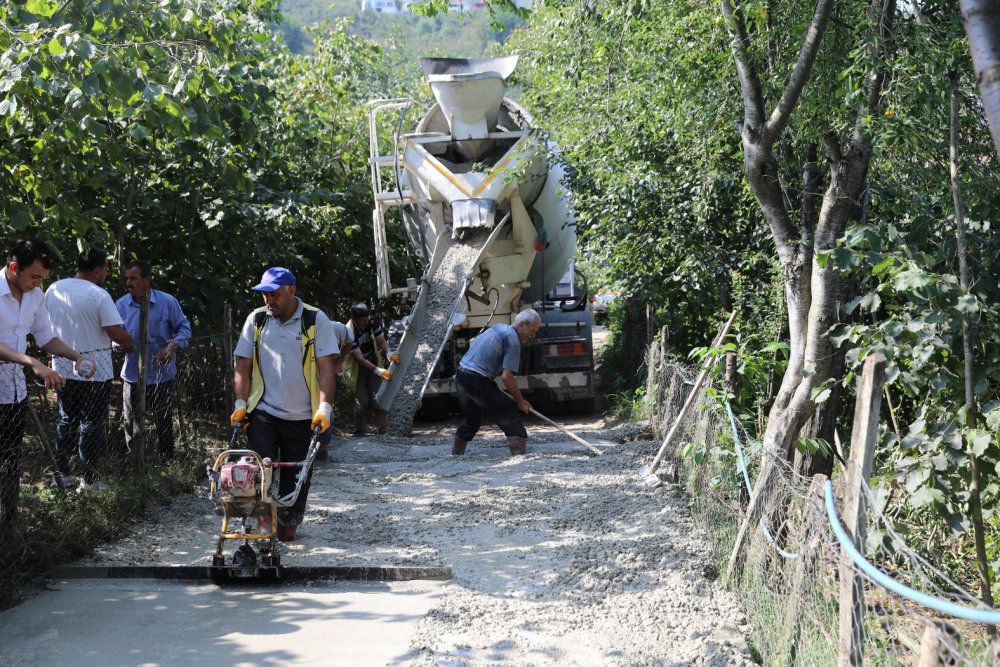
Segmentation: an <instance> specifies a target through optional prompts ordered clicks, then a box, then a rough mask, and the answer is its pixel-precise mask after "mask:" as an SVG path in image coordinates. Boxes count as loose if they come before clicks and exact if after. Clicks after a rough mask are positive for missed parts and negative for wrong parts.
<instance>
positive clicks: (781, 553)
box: [647, 356, 1000, 665]
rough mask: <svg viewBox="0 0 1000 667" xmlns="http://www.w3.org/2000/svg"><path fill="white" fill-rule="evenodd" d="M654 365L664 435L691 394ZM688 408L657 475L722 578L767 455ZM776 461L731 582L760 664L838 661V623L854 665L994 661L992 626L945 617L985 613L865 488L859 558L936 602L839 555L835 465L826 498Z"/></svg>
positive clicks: (732, 425)
mask: <svg viewBox="0 0 1000 667" xmlns="http://www.w3.org/2000/svg"><path fill="white" fill-rule="evenodd" d="M651 361H652V362H653V364H654V370H653V371H652V372H651V378H650V382H649V383H648V385H647V389H648V390H649V391H648V394H647V400H648V405H647V408H648V411H649V414H650V416H651V422H652V424H653V425H654V429H655V431H656V432H657V434H658V435H659V436H660V437H663V435H664V434H665V433H666V432H667V431H668V430H669V429H670V428H671V426H672V425H673V422H674V420H675V417H676V416H677V415H678V413H679V411H680V405H681V404H682V403H683V401H684V400H685V399H686V398H687V396H688V394H689V392H690V390H691V385H692V379H693V377H694V374H695V371H694V370H693V369H691V368H687V367H685V366H683V365H679V364H674V363H656V358H655V356H654V357H653V358H652V359H651ZM693 408H694V409H692V410H691V411H689V413H688V415H687V417H686V418H685V420H684V423H683V424H681V426H680V428H681V431H680V437H679V438H678V439H677V440H675V442H676V443H677V444H676V448H675V450H674V451H673V452H672V453H671V456H672V458H671V459H670V461H669V462H668V463H667V464H666V466H665V468H664V469H665V471H666V474H667V475H668V476H670V477H672V478H673V479H675V480H676V481H677V482H678V483H679V484H681V485H683V487H684V488H685V489H686V491H687V492H688V494H689V496H690V498H691V506H692V509H693V512H694V515H695V517H696V520H697V521H698V522H699V524H700V525H701V526H702V528H704V529H705V530H706V532H707V533H708V534H709V535H710V536H711V538H712V541H713V549H714V554H715V556H716V559H717V562H718V564H719V570H720V571H725V568H724V567H722V566H723V565H724V564H726V563H727V561H728V559H729V557H730V554H731V552H732V549H733V546H734V543H735V541H736V535H737V533H738V531H739V529H740V524H741V522H742V521H743V517H744V512H745V509H746V507H747V504H748V501H749V498H750V495H751V490H750V487H751V486H752V484H753V483H754V482H755V481H756V477H757V474H758V472H759V471H760V468H761V465H762V462H763V457H764V456H765V455H766V454H765V453H764V452H763V451H762V448H761V445H760V443H759V442H756V441H755V434H753V433H749V432H748V431H747V429H745V428H743V426H742V425H740V424H739V423H738V422H737V421H736V420H732V421H730V419H729V418H728V415H727V414H726V411H725V406H724V404H723V405H719V404H717V403H715V402H713V401H710V400H707V399H706V398H705V397H704V394H703V395H702V396H699V397H696V402H695V404H694V405H693ZM772 463H773V464H774V465H775V466H776V468H777V470H778V474H777V475H775V476H774V479H775V480H776V481H775V482H774V483H772V484H770V485H769V487H768V488H766V489H761V490H760V492H761V493H763V494H765V496H764V497H765V498H766V502H765V503H764V507H765V510H764V519H763V520H762V522H761V524H760V525H758V526H757V527H756V528H755V529H754V530H753V531H752V537H751V538H750V540H749V546H748V547H747V549H746V551H745V555H744V561H743V566H742V568H741V569H740V574H739V575H738V577H736V578H735V580H733V581H729V582H728V585H730V586H731V587H733V588H734V589H736V590H737V591H738V592H739V593H740V597H741V599H742V601H743V604H744V608H745V611H746V612H747V616H748V619H749V621H750V624H751V627H752V636H751V641H752V643H753V644H754V646H755V648H756V649H757V650H758V652H759V653H760V656H761V658H762V660H763V662H764V664H769V665H770V664H783V665H824V664H834V663H835V662H837V660H838V656H839V655H842V653H841V648H840V646H841V643H842V642H843V641H844V631H842V630H841V628H842V627H853V628H854V630H852V631H849V632H853V633H854V634H855V637H856V642H857V646H858V653H859V655H858V657H857V661H856V662H855V663H854V664H860V663H864V664H870V665H938V664H941V665H989V664H1000V663H998V662H996V660H997V655H995V653H996V646H995V645H993V646H992V647H991V643H990V639H991V638H990V636H989V634H988V628H989V627H990V626H989V625H987V624H984V623H980V622H973V621H968V620H961V619H959V618H956V617H954V616H953V615H951V614H948V613H944V612H942V611H941V609H945V610H946V611H947V607H946V605H947V604H948V603H951V604H957V605H961V606H963V607H965V608H969V609H978V610H982V609H985V607H984V606H983V605H982V604H981V603H980V602H979V601H978V600H977V598H976V597H975V596H974V595H973V594H971V593H970V592H968V591H967V590H965V589H964V588H963V585H962V583H961V582H956V581H954V580H953V578H950V577H948V576H947V575H946V574H945V573H944V572H942V571H941V570H940V569H939V568H937V567H935V565H934V563H933V562H931V560H930V559H929V558H927V557H925V556H923V555H921V554H920V553H919V552H918V551H917V550H916V549H914V548H913V546H912V545H911V544H908V543H907V541H906V539H905V537H906V536H904V535H903V534H901V533H900V532H899V531H897V530H896V529H895V528H894V526H893V525H892V522H891V521H890V520H889V519H888V518H887V516H886V513H887V511H888V508H887V507H886V506H885V504H886V499H885V498H879V497H878V495H877V494H876V493H874V492H873V491H872V489H871V488H869V487H868V486H867V484H863V485H862V493H863V495H864V496H865V499H866V500H867V502H866V503H865V508H866V513H865V515H864V519H863V521H864V522H865V524H866V526H867V530H866V535H867V539H866V541H865V544H864V545H862V548H861V549H860V551H861V554H862V555H863V557H864V558H865V559H867V561H868V562H869V563H871V565H872V566H873V569H874V570H876V571H877V572H880V573H883V574H885V575H888V577H890V578H891V580H892V581H893V582H898V583H899V584H900V585H901V586H903V587H908V588H909V589H912V591H915V592H919V593H924V594H926V595H927V596H929V598H933V599H931V600H929V601H928V602H927V603H926V604H920V603H917V602H914V601H913V600H912V597H913V595H912V594H911V593H907V592H906V591H902V594H901V593H900V592H897V591H896V590H890V589H889V588H888V587H886V586H885V585H883V584H882V583H880V582H879V581H876V580H875V579H874V578H873V577H872V576H871V575H870V574H869V573H868V572H867V571H865V570H863V569H862V568H861V567H860V566H859V565H858V564H857V563H856V562H855V561H853V560H851V559H850V558H848V557H846V556H845V551H844V549H843V548H842V543H841V541H839V540H838V538H837V535H836V534H835V531H834V528H833V523H832V521H833V519H832V518H831V516H830V510H831V509H832V510H833V512H834V515H836V513H837V512H838V511H839V507H840V506H841V505H842V501H841V498H842V497H843V487H844V485H845V480H846V475H845V474H844V469H843V467H842V466H840V465H839V464H837V465H838V469H837V470H835V471H834V476H833V480H832V489H833V493H832V495H831V497H830V498H829V499H828V498H827V497H826V495H825V493H824V483H825V478H824V477H823V476H817V477H816V478H809V477H804V476H802V475H800V474H799V473H798V472H797V471H796V470H795V469H794V468H793V466H792V465H791V464H789V463H788V462H786V461H783V460H781V461H778V460H772ZM848 464H849V465H850V464H851V462H850V461H849V462H848ZM743 466H745V467H746V471H745V472H746V474H745V475H744V471H743V470H742V468H743ZM829 500H832V501H833V502H832V507H831V506H830V505H831V503H830V502H829ZM911 539H912V538H911ZM853 582H856V584H854V583H853ZM852 584H853V585H856V586H857V587H858V591H859V595H858V598H859V600H860V609H857V610H854V611H849V612H847V613H848V614H849V616H851V615H852V616H853V618H854V622H853V624H848V625H846V626H845V625H842V622H841V618H840V617H841V614H842V613H843V612H842V611H841V606H842V604H841V600H842V599H843V595H842V594H841V588H842V587H843V586H850V585H852ZM931 605H933V606H931ZM849 609H853V607H850V608H849Z"/></svg>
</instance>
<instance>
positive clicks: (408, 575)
mask: <svg viewBox="0 0 1000 667" xmlns="http://www.w3.org/2000/svg"><path fill="white" fill-rule="evenodd" d="M46 578H47V579H48V580H50V581H58V580H66V579H164V580H172V581H212V582H216V583H225V582H234V583H235V582H244V583H262V582H297V581H317V580H330V581H414V580H423V579H426V580H432V581H447V580H449V579H451V578H452V571H451V568H450V567H447V566H442V567H393V566H384V565H382V566H380V565H359V566H353V565H342V566H294V567H283V566H280V565H279V566H277V567H236V566H221V567H210V566H207V565H180V566H171V565H110V566H67V567H60V568H55V569H53V570H50V571H49V572H48V574H46Z"/></svg>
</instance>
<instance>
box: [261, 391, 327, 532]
mask: <svg viewBox="0 0 1000 667" xmlns="http://www.w3.org/2000/svg"><path fill="white" fill-rule="evenodd" d="M310 424H311V422H310V420H308V419H302V420H295V421H290V420H288V419H278V418H277V417H274V416H272V415H269V414H267V413H266V412H264V411H263V410H254V411H253V412H251V413H250V428H249V429H247V446H248V447H249V448H250V449H252V450H253V451H255V452H257V453H258V454H260V456H261V458H267V457H270V458H271V460H272V461H283V462H285V461H287V462H298V461H304V460H305V458H306V454H308V453H309V441H310V440H311V439H312V429H311V427H310ZM299 470H300V468H278V469H277V473H278V495H280V496H281V497H284V496H286V495H288V494H289V493H291V492H292V491H294V490H295V480H296V478H297V477H298V475H299ZM311 481H312V470H310V471H309V475H308V476H307V477H306V480H305V482H304V483H303V484H302V490H301V491H299V497H298V499H297V500H296V501H295V504H294V505H292V506H291V507H280V508H278V525H279V526H297V525H299V524H300V523H302V517H303V516H305V513H306V497H307V496H308V495H309V483H310V482H311Z"/></svg>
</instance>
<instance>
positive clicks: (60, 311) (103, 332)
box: [45, 248, 135, 491]
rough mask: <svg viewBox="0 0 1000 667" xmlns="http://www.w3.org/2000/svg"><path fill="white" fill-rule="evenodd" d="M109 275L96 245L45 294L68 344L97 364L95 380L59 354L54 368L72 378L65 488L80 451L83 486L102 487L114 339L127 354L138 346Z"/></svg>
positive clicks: (66, 411)
mask: <svg viewBox="0 0 1000 667" xmlns="http://www.w3.org/2000/svg"><path fill="white" fill-rule="evenodd" d="M107 277H108V251H107V250H103V249H101V248H92V249H91V250H90V252H88V253H86V254H82V255H80V258H79V260H78V261H77V264H76V275H74V276H73V277H72V278H64V279H63V280H58V281H56V282H54V283H53V284H52V285H51V286H50V287H49V289H48V290H46V292H45V308H46V309H47V310H48V311H49V320H50V321H51V322H52V330H53V331H55V333H56V335H57V336H59V338H60V339H62V340H63V341H64V342H65V343H66V344H67V345H69V346H70V347H72V348H74V349H76V350H83V351H84V353H85V354H87V355H88V356H89V357H90V358H91V359H93V360H94V362H95V363H96V364H97V370H96V372H95V373H94V376H93V377H91V378H82V377H80V376H78V375H77V374H76V373H74V372H73V365H72V364H71V363H70V361H69V360H68V359H63V358H61V357H54V358H53V359H52V368H54V369H55V370H56V371H58V372H59V374H60V375H62V376H63V377H65V378H66V385H65V386H64V387H63V388H62V389H60V390H59V421H58V422H57V423H56V460H57V462H58V464H59V470H58V471H57V472H56V474H61V475H62V476H63V483H62V485H61V486H63V487H66V486H70V485H71V484H74V483H75V482H76V479H75V478H74V476H73V475H72V474H71V471H70V456H71V455H72V454H73V453H74V452H76V453H77V454H78V456H79V461H80V472H82V476H83V479H82V480H81V481H80V489H81V490H84V491H99V490H101V489H102V488H104V487H105V484H104V483H103V482H101V481H100V480H98V479H97V466H98V464H99V462H100V459H101V456H102V455H103V454H104V451H105V442H106V441H107V426H108V404H109V403H110V402H111V378H112V376H113V375H114V369H113V367H112V365H111V342H112V341H114V342H115V343H117V344H118V345H119V346H121V348H122V349H123V350H125V351H126V352H131V351H132V350H134V349H135V345H134V344H133V342H132V337H131V336H129V335H128V332H127V331H125V327H124V326H123V321H122V317H121V315H120V314H119V313H118V309H117V308H116V307H115V302H114V301H113V300H112V299H111V295H110V294H108V291H107V290H106V289H104V288H103V287H101V285H102V284H103V283H104V281H105V280H106V279H107Z"/></svg>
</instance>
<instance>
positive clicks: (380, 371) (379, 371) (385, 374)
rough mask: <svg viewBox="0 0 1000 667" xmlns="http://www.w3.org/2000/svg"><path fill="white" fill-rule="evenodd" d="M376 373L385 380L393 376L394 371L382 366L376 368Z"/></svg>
mask: <svg viewBox="0 0 1000 667" xmlns="http://www.w3.org/2000/svg"><path fill="white" fill-rule="evenodd" d="M375 375H377V376H379V377H380V378H382V379H383V380H388V379H390V378H391V377H392V371H389V370H387V369H385V368H382V367H381V366H377V367H376V368H375Z"/></svg>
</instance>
